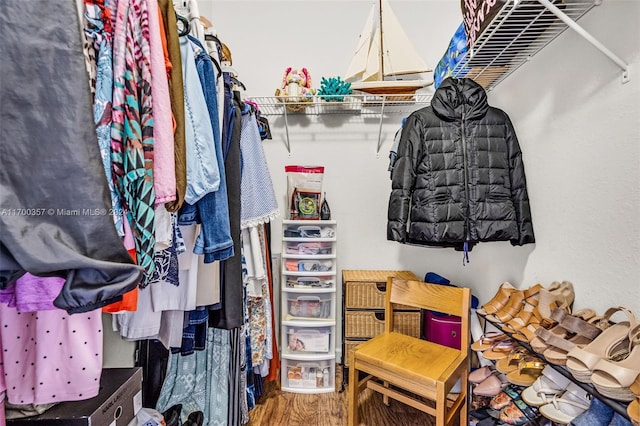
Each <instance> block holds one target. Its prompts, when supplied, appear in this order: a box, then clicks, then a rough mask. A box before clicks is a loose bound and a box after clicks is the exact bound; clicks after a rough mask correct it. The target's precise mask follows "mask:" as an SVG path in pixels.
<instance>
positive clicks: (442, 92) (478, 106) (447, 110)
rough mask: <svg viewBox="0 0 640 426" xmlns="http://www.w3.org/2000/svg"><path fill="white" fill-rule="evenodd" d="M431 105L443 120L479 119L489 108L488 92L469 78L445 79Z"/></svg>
mask: <svg viewBox="0 0 640 426" xmlns="http://www.w3.org/2000/svg"><path fill="white" fill-rule="evenodd" d="M431 107H432V108H433V110H434V112H435V113H436V114H437V115H438V116H439V117H440V118H442V119H443V120H446V121H454V120H459V119H461V118H462V116H463V114H464V116H465V118H466V119H479V118H482V117H484V116H485V114H486V113H487V111H488V110H489V103H488V102H487V94H486V92H485V91H484V89H483V88H482V86H480V85H479V84H478V83H476V82H475V81H473V80H471V79H468V78H452V77H449V78H447V79H445V80H444V81H443V82H442V84H441V85H440V87H438V90H436V93H435V94H434V95H433V99H432V101H431Z"/></svg>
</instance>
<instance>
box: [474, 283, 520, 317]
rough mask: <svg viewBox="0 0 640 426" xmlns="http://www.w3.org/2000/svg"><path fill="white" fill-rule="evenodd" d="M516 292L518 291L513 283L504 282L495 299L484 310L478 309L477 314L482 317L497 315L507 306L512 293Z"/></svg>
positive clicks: (485, 305)
mask: <svg viewBox="0 0 640 426" xmlns="http://www.w3.org/2000/svg"><path fill="white" fill-rule="evenodd" d="M516 290H517V289H516V288H515V287H514V286H513V285H511V283H509V282H507V281H505V282H503V283H502V284H501V285H500V288H499V289H498V292H497V293H496V295H495V296H493V299H491V300H489V301H488V302H487V303H485V304H484V305H482V308H480V309H478V310H477V311H476V312H478V313H479V314H480V315H491V314H495V313H496V312H498V311H499V310H500V309H502V308H503V307H504V305H506V304H507V302H508V301H509V296H511V293H513V292H514V291H516Z"/></svg>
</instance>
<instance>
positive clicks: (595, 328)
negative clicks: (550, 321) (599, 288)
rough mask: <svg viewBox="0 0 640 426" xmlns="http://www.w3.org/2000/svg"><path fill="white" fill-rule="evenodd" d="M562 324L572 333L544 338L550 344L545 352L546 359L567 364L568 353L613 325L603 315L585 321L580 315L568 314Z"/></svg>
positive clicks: (557, 363)
mask: <svg viewBox="0 0 640 426" xmlns="http://www.w3.org/2000/svg"><path fill="white" fill-rule="evenodd" d="M560 325H561V326H562V327H563V328H564V329H566V330H567V331H569V332H570V333H571V335H570V337H569V336H567V337H566V338H564V337H560V336H556V335H550V336H547V338H545V336H544V333H542V338H543V339H544V340H545V343H546V344H547V345H548V347H547V349H545V351H544V352H543V355H544V357H545V358H546V360H547V361H548V362H550V363H552V364H556V365H565V364H566V363H567V354H568V353H569V351H571V349H573V348H575V347H579V348H583V347H585V346H587V345H588V344H589V343H591V342H592V341H593V339H595V338H596V337H598V336H599V335H600V333H602V332H603V331H604V330H605V329H607V328H609V326H610V325H611V324H610V323H609V322H608V321H604V320H603V317H597V316H594V317H593V318H590V319H589V320H587V321H585V320H584V319H582V318H580V317H579V316H573V315H568V316H567V317H565V319H564V320H563V321H562V322H561V323H560Z"/></svg>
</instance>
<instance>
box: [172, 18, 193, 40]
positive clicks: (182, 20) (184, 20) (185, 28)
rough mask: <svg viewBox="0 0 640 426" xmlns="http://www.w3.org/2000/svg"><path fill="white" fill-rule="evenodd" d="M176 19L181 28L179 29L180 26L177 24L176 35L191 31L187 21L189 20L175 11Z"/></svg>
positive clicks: (182, 35) (181, 35) (184, 34)
mask: <svg viewBox="0 0 640 426" xmlns="http://www.w3.org/2000/svg"><path fill="white" fill-rule="evenodd" d="M176 19H177V20H178V22H180V23H182V29H180V26H179V25H178V36H180V37H184V36H186V35H187V34H189V33H190V32H191V24H190V23H189V20H188V19H187V18H185V17H184V16H182V15H178V14H177V13H176Z"/></svg>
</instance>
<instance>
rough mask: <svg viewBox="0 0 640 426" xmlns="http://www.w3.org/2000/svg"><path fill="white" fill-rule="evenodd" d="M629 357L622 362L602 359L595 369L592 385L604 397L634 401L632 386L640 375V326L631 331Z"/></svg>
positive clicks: (592, 375)
mask: <svg viewBox="0 0 640 426" xmlns="http://www.w3.org/2000/svg"><path fill="white" fill-rule="evenodd" d="M628 339H629V355H628V356H627V357H626V358H624V359H623V360H620V361H614V360H610V359H601V360H600V361H598V363H597V364H596V365H595V367H593V373H592V374H591V383H593V386H595V388H596V389H597V390H598V392H600V393H601V394H602V395H604V396H606V397H609V398H612V399H616V400H618V401H633V400H634V399H635V398H636V397H635V395H634V394H633V392H631V389H630V386H631V385H632V384H633V382H634V381H635V380H636V379H637V378H638V376H639V375H640V324H636V325H635V326H634V327H633V328H631V329H630V330H629V335H628Z"/></svg>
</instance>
